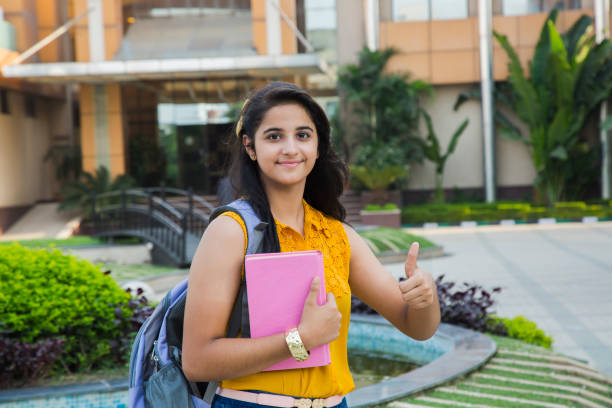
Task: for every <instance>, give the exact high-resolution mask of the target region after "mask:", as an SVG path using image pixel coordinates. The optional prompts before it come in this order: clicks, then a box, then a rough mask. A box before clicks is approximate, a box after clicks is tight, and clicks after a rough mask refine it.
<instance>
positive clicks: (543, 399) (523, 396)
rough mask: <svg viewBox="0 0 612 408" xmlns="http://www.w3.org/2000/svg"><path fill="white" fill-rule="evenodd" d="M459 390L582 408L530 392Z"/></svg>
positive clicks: (468, 386) (469, 387) (564, 399)
mask: <svg viewBox="0 0 612 408" xmlns="http://www.w3.org/2000/svg"><path fill="white" fill-rule="evenodd" d="M457 388H458V389H460V390H463V391H470V392H477V393H486V394H495V395H499V396H502V397H510V398H520V399H527V400H531V401H541V402H550V403H553V404H561V405H563V406H568V407H572V406H581V405H580V404H578V403H576V402H574V401H572V400H570V399H567V398H563V397H553V396H548V395H539V394H534V393H532V392H530V391H529V390H523V391H506V390H495V389H491V388H485V387H478V386H473V385H462V384H460V385H458V386H457ZM548 392H555V391H553V390H548Z"/></svg>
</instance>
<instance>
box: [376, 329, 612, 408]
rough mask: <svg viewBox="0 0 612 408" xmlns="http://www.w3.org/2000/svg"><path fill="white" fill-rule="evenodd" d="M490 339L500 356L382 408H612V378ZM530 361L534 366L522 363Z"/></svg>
mask: <svg viewBox="0 0 612 408" xmlns="http://www.w3.org/2000/svg"><path fill="white" fill-rule="evenodd" d="M490 337H491V338H492V339H493V340H494V341H495V342H496V343H497V347H498V352H497V354H496V356H494V357H493V358H492V359H491V360H490V361H489V362H487V363H486V364H485V365H484V366H483V367H481V368H480V369H478V370H476V371H474V372H472V373H470V374H468V375H466V376H462V377H460V378H457V379H455V380H453V381H451V382H450V383H447V384H443V385H441V386H438V387H435V388H434V389H431V390H427V391H425V392H421V393H417V394H414V395H410V396H408V397H406V398H402V399H400V400H398V401H393V402H390V403H388V404H385V405H382V406H385V407H394V408H410V407H449V406H453V407H470V406H486V407H513V408H514V407H521V408H530V407H542V406H547V407H610V406H612V379H611V378H608V377H605V376H604V375H602V374H601V373H599V372H597V371H595V370H594V369H593V368H592V367H589V366H586V365H585V364H584V363H582V362H580V361H577V360H574V359H572V358H568V357H565V356H562V355H559V354H556V353H553V352H552V351H550V350H549V349H545V348H542V347H538V346H534V345H532V344H528V343H524V342H522V341H519V340H516V339H511V338H507V337H499V336H493V335H490ZM526 362H527V363H533V364H530V365H524V364H521V363H526ZM538 364H539V365H541V366H537V365H538Z"/></svg>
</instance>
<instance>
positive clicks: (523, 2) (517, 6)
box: [502, 0, 541, 16]
mask: <svg viewBox="0 0 612 408" xmlns="http://www.w3.org/2000/svg"><path fill="white" fill-rule="evenodd" d="M540 3H541V1H540V0H504V2H503V5H502V14H503V15H504V16H520V15H523V14H532V13H539V12H540Z"/></svg>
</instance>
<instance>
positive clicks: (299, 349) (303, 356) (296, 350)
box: [285, 327, 310, 362]
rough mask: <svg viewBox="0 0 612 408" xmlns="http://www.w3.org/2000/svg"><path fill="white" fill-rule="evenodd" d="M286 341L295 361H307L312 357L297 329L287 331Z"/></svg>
mask: <svg viewBox="0 0 612 408" xmlns="http://www.w3.org/2000/svg"><path fill="white" fill-rule="evenodd" d="M285 341H286V342H287V346H288V347H289V352H291V355H292V356H293V358H294V359H295V361H298V362H302V361H306V360H307V359H308V357H310V353H309V352H308V350H306V347H304V343H302V339H301V338H300V333H298V329H297V327H292V328H290V329H287V331H285Z"/></svg>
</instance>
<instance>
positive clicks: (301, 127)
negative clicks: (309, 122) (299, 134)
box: [295, 126, 314, 132]
mask: <svg viewBox="0 0 612 408" xmlns="http://www.w3.org/2000/svg"><path fill="white" fill-rule="evenodd" d="M295 130H310V131H311V132H314V130H313V129H312V128H311V127H310V126H298V127H296V128H295Z"/></svg>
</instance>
